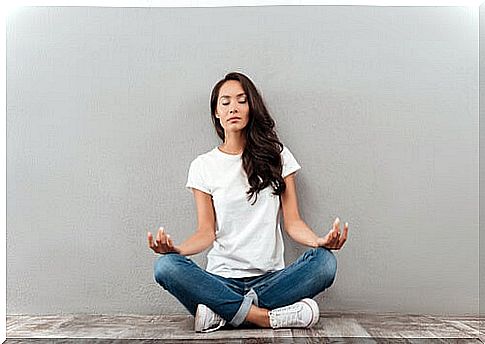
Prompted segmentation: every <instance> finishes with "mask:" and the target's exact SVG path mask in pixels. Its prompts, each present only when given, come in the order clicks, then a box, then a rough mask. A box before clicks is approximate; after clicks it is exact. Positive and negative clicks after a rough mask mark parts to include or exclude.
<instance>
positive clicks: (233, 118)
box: [227, 117, 241, 122]
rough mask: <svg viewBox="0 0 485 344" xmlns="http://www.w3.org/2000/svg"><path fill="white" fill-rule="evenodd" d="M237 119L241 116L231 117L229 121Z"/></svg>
mask: <svg viewBox="0 0 485 344" xmlns="http://www.w3.org/2000/svg"><path fill="white" fill-rule="evenodd" d="M235 119H241V117H231V118H229V119H228V120H227V121H228V122H229V121H232V120H235Z"/></svg>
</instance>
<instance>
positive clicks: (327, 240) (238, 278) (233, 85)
mask: <svg viewBox="0 0 485 344" xmlns="http://www.w3.org/2000/svg"><path fill="white" fill-rule="evenodd" d="M210 105H211V114H212V122H213V124H214V126H215V129H216V132H217V135H218V136H219V137H220V138H221V140H222V141H223V144H221V145H220V146H218V147H215V148H214V149H212V150H211V151H209V152H207V153H204V154H201V155H199V156H197V157H196V158H195V159H194V160H193V161H192V162H191V164H190V168H189V174H188V180H187V185H186V188H187V189H188V190H189V191H191V190H192V192H193V194H194V198H195V202H196V206H197V218H198V227H197V231H196V232H195V234H193V235H192V236H191V237H189V238H188V239H187V240H186V241H185V242H183V243H182V244H181V245H175V244H174V242H173V240H172V238H171V237H170V235H169V234H168V233H167V232H166V231H165V230H164V229H163V227H162V228H160V229H159V230H158V232H157V236H156V243H155V242H154V241H153V236H152V234H151V233H150V232H148V245H149V247H150V248H151V249H152V250H153V251H155V252H156V253H160V254H162V256H160V257H159V258H158V259H157V260H156V262H155V264H154V277H155V280H156V282H157V283H159V284H160V285H161V286H162V287H163V288H164V289H166V290H167V291H169V292H170V293H171V294H172V295H174V296H175V297H176V298H177V299H178V300H179V301H180V302H181V303H182V304H183V305H184V306H185V307H186V308H187V309H188V310H189V312H190V313H191V314H192V315H194V317H195V331H196V332H211V331H215V330H217V329H219V328H221V327H223V326H224V325H226V324H227V325H229V326H231V327H239V326H241V325H250V324H255V325H257V326H259V327H270V328H281V327H311V326H313V325H314V324H315V323H316V322H317V321H318V319H319V309H318V305H317V303H316V302H315V301H314V300H313V299H312V297H314V296H315V295H317V294H318V293H320V292H322V291H323V290H325V289H327V288H328V287H330V285H332V283H333V281H334V279H335V274H336V269H337V264H336V258H335V256H334V254H333V253H332V252H331V251H330V250H331V249H333V250H338V249H340V248H341V247H342V246H343V244H344V242H345V241H346V239H347V233H348V224H347V223H346V224H345V227H344V230H343V234H342V235H340V228H339V219H338V218H337V219H336V220H335V222H334V224H333V228H332V230H330V231H329V232H328V233H327V235H325V236H324V237H318V236H317V235H316V234H315V233H314V232H313V231H312V230H311V229H310V228H309V227H308V226H307V225H306V224H305V222H304V221H303V220H302V219H301V218H300V215H299V212H298V204H297V193H296V186H295V172H296V171H297V170H299V169H300V168H301V166H300V165H299V164H298V162H297V161H296V160H295V158H294V156H293V155H292V153H291V152H290V150H289V149H288V148H287V147H286V146H284V145H283V144H282V143H281V142H280V141H279V139H278V137H277V135H276V132H275V130H274V126H275V122H274V120H273V119H272V118H271V116H270V114H269V113H268V111H267V109H266V106H265V105H264V102H263V99H262V98H261V96H260V94H259V92H258V90H257V89H256V87H255V86H254V84H253V82H252V81H251V80H250V79H249V78H248V77H247V76H245V75H243V74H241V73H237V72H233V73H229V74H227V75H226V76H225V78H224V79H222V80H220V81H219V82H218V83H217V84H216V85H215V86H214V89H213V90H212V94H211V103H210ZM251 200H252V201H251ZM250 201H251V202H250ZM280 205H281V209H282V213H283V217H284V223H285V226H284V228H285V230H286V232H287V233H288V235H289V236H290V237H291V238H292V239H293V240H295V241H296V242H298V243H300V244H303V245H306V246H310V247H312V248H311V249H309V250H307V251H306V252H305V253H304V254H303V255H302V256H300V257H299V258H298V259H297V260H296V261H295V262H294V263H293V264H291V265H289V266H287V267H285V263H284V258H283V253H284V245H283V237H282V233H281V227H280V222H279V218H280V217H279V210H280ZM216 219H217V221H216ZM212 244H213V247H212V249H211V250H210V252H209V253H208V255H207V259H208V262H207V268H206V270H203V269H202V268H200V267H199V266H198V265H197V264H195V263H194V262H193V261H192V260H191V259H189V258H187V256H190V255H193V254H197V253H199V252H202V251H204V250H205V249H206V248H208V247H209V246H210V245H212Z"/></svg>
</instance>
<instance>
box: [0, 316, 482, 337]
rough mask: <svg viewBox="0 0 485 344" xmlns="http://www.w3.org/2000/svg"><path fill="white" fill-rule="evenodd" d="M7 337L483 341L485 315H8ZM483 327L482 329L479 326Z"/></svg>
mask: <svg viewBox="0 0 485 344" xmlns="http://www.w3.org/2000/svg"><path fill="white" fill-rule="evenodd" d="M6 325H7V340H6V341H5V343H7V344H13V343H56V344H60V343H66V344H67V343H103V344H104V343H186V342H191V343H204V342H206V343H364V344H367V343H369V344H370V343H420V344H421V343H483V342H484V340H485V336H484V331H483V329H484V328H485V318H484V317H481V318H479V317H473V316H461V317H460V316H458V317H456V316H455V317H446V316H432V315H402V314H395V313H384V314H363V313H341V312H339V313H329V312H327V313H323V312H321V313H320V320H319V322H318V323H317V324H316V325H315V326H314V327H312V328H310V329H296V328H295V329H277V330H273V329H264V328H257V327H246V328H237V329H235V328H230V327H227V325H226V327H225V328H223V329H220V330H218V331H215V332H211V333H195V332H194V318H193V317H192V316H190V315H156V316H150V315H116V316H113V315H62V316H60V315H59V316H57V315H49V316H26V315H10V316H7V324H6ZM480 329H481V330H480Z"/></svg>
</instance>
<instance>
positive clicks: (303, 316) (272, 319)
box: [269, 298, 320, 328]
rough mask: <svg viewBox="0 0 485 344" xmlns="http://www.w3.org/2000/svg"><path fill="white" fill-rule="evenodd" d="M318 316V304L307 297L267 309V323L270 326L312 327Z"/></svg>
mask: <svg viewBox="0 0 485 344" xmlns="http://www.w3.org/2000/svg"><path fill="white" fill-rule="evenodd" d="M319 317H320V311H319V309H318V304H317V303H316V301H315V300H313V299H308V298H307V299H303V300H300V301H298V302H295V303H294V304H292V305H289V306H285V307H280V308H276V309H273V310H271V311H269V323H270V324H271V327H272V328H281V327H312V326H313V325H315V324H316V323H317V322H318V319H319Z"/></svg>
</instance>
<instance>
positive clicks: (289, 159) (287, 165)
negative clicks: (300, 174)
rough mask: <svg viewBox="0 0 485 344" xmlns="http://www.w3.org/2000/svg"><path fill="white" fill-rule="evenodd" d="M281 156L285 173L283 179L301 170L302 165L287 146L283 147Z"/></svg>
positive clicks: (282, 174)
mask: <svg viewBox="0 0 485 344" xmlns="http://www.w3.org/2000/svg"><path fill="white" fill-rule="evenodd" d="M281 156H282V158H283V171H282V173H281V176H282V177H283V178H285V177H286V176H288V175H290V174H292V173H293V172H296V171H298V170H299V169H301V166H300V164H298V162H297V161H296V159H295V157H294V156H293V154H291V152H290V150H289V149H288V148H287V147H286V146H283V151H282V152H281Z"/></svg>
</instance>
